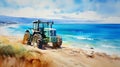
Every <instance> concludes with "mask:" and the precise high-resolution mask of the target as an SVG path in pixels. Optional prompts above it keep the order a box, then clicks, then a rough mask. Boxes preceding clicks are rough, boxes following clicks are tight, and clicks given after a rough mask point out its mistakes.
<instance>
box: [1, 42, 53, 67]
mask: <svg viewBox="0 0 120 67" xmlns="http://www.w3.org/2000/svg"><path fill="white" fill-rule="evenodd" d="M50 62H51V60H50V59H49V58H48V57H47V56H46V55H44V54H43V53H42V52H40V51H37V50H32V49H31V50H26V48H24V46H23V45H21V44H20V45H4V44H0V67H50Z"/></svg>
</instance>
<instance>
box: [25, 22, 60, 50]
mask: <svg viewBox="0 0 120 67" xmlns="http://www.w3.org/2000/svg"><path fill="white" fill-rule="evenodd" d="M53 24H54V23H53V22H42V21H40V20H37V21H34V22H33V28H31V29H30V30H26V31H25V34H24V38H23V44H27V45H32V46H34V47H38V48H40V49H44V48H45V46H47V45H48V43H52V48H60V47H61V45H62V38H61V37H60V36H57V35H56V29H54V28H52V25H53Z"/></svg>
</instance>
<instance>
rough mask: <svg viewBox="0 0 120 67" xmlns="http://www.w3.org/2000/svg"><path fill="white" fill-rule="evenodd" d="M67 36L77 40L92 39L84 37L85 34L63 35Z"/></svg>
mask: <svg viewBox="0 0 120 67" xmlns="http://www.w3.org/2000/svg"><path fill="white" fill-rule="evenodd" d="M65 36H67V37H71V38H76V39H78V40H94V39H93V38H89V37H85V36H74V35H65Z"/></svg>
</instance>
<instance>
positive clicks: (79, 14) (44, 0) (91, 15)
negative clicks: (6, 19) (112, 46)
mask: <svg viewBox="0 0 120 67" xmlns="http://www.w3.org/2000/svg"><path fill="white" fill-rule="evenodd" d="M0 15H6V16H16V17H34V18H49V19H74V20H85V21H104V22H113V23H114V22H119V23H120V0H0Z"/></svg>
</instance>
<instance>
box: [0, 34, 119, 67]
mask: <svg viewBox="0 0 120 67" xmlns="http://www.w3.org/2000/svg"><path fill="white" fill-rule="evenodd" d="M21 40H22V39H21V38H19V37H12V36H11V37H10V36H0V44H9V45H12V46H16V45H19V44H21ZM22 46H23V47H24V48H25V49H26V51H27V52H26V53H28V54H26V53H24V54H23V55H22V56H19V57H17V56H16V55H17V54H16V55H12V56H9V55H7V56H6V55H4V54H3V53H2V54H0V67H120V57H118V56H117V55H107V54H106V53H100V52H93V51H90V50H83V49H81V48H72V47H69V46H66V45H62V48H59V49H50V48H48V49H47V50H41V49H38V48H34V47H32V46H28V45H22ZM18 48H19V47H18ZM93 50H94V49H93ZM18 55H19V54H18Z"/></svg>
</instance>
